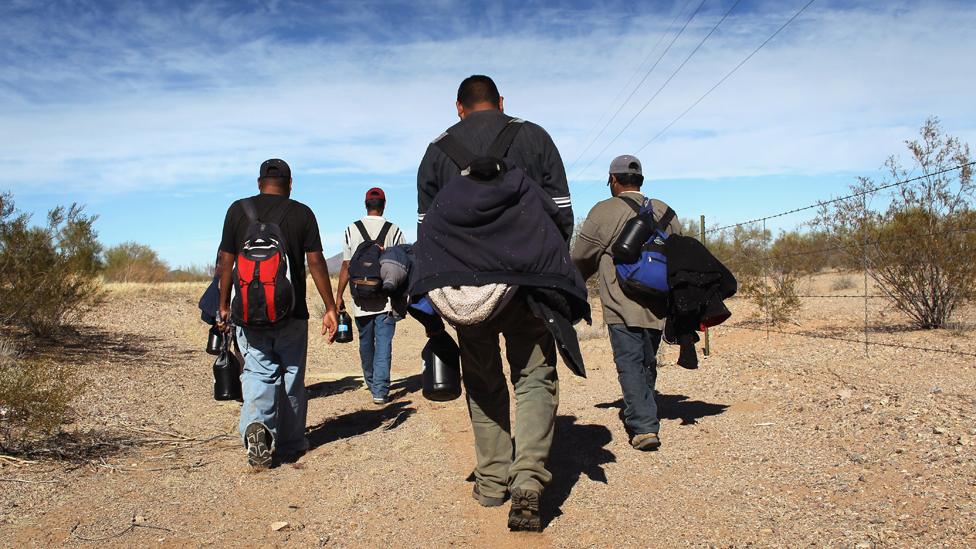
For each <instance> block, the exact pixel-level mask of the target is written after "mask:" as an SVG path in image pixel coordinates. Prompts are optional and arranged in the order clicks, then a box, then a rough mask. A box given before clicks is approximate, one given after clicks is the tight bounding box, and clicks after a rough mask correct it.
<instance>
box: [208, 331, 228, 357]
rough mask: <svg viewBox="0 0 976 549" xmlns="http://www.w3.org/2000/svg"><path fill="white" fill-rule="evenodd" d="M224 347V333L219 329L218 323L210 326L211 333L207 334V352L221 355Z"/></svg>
mask: <svg viewBox="0 0 976 549" xmlns="http://www.w3.org/2000/svg"><path fill="white" fill-rule="evenodd" d="M223 348H224V333H223V332H221V331H220V330H218V329H217V325H216V324H215V325H213V326H211V327H210V334H209V335H208V336H207V354H210V355H219V354H220V351H221V349H223Z"/></svg>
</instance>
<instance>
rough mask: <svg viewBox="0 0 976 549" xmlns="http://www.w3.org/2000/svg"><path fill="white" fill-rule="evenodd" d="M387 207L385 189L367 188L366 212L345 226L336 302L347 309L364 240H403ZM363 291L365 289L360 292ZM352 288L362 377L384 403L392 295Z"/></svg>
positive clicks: (390, 353) (393, 242) (384, 242)
mask: <svg viewBox="0 0 976 549" xmlns="http://www.w3.org/2000/svg"><path fill="white" fill-rule="evenodd" d="M385 209H386V193H384V192H383V189H380V188H379V187H373V188H372V189H370V190H368V191H366V216H365V217H363V218H362V219H360V220H359V221H356V222H355V223H353V224H352V225H349V226H348V227H346V234H345V241H344V244H343V247H342V269H341V270H340V271H339V287H338V288H337V289H336V303H337V305H338V307H339V310H340V311H342V310H344V309H345V305H346V304H345V300H344V299H343V295H342V294H343V293H344V292H345V290H346V286H347V285H348V284H349V267H350V262H352V261H355V260H357V259H358V256H359V254H357V251H359V250H360V248H361V247H363V244H366V243H369V242H374V243H375V244H376V245H378V246H380V247H381V248H383V249H385V248H389V247H390V246H397V245H399V244H403V233H402V232H401V231H400V228H399V227H397V226H396V225H394V224H393V223H390V222H389V221H387V220H386V219H384V218H383V211H384V210H385ZM361 293H364V292H361ZM356 294H357V292H353V296H352V298H353V299H352V303H350V307H349V309H350V312H352V316H353V317H354V318H355V319H356V327H357V328H358V329H359V358H360V360H361V361H362V366H363V379H364V380H365V381H366V386H367V388H369V391H370V393H372V394H373V403H374V404H376V405H378V406H382V405H384V404H386V403H387V400H388V398H389V393H390V361H391V359H392V357H393V334H394V333H395V331H396V319H395V318H394V317H393V315H392V310H391V307H390V299H389V298H388V297H385V296H376V297H365V296H363V295H356Z"/></svg>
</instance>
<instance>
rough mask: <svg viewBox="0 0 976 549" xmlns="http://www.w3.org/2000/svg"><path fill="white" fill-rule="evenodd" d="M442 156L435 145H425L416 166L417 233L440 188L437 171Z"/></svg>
mask: <svg viewBox="0 0 976 549" xmlns="http://www.w3.org/2000/svg"><path fill="white" fill-rule="evenodd" d="M439 156H442V153H440V151H439V149H438V148H437V146H436V145H434V144H430V145H427V152H425V153H424V157H423V159H421V161H420V167H419V168H417V234H418V236H419V234H420V225H421V224H423V222H424V216H425V215H426V214H427V210H428V209H430V205H431V204H432V203H433V202H434V197H435V196H437V191H438V189H440V184H439V180H440V176H439V173H438V171H439V170H438V157H439Z"/></svg>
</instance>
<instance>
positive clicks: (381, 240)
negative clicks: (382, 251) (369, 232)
mask: <svg viewBox="0 0 976 549" xmlns="http://www.w3.org/2000/svg"><path fill="white" fill-rule="evenodd" d="M391 227H393V223H390V222H389V221H387V222H386V223H384V224H383V228H382V229H380V234H378V235H376V243H377V244H379V245H380V246H386V235H387V234H388V233H389V232H390V228H391Z"/></svg>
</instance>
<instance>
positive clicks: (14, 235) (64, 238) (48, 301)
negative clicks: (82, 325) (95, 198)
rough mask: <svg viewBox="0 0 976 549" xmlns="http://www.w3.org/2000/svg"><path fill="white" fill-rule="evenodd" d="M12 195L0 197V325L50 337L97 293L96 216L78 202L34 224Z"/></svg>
mask: <svg viewBox="0 0 976 549" xmlns="http://www.w3.org/2000/svg"><path fill="white" fill-rule="evenodd" d="M30 221H31V218H30V215H28V214H24V213H18V212H17V210H16V208H15V207H14V201H13V197H12V196H11V195H10V193H2V194H0V325H2V324H8V325H10V324H12V325H18V326H23V327H25V328H27V329H28V330H30V331H31V332H32V333H34V334H35V335H50V334H52V333H53V332H55V331H57V330H58V329H59V328H61V327H62V326H64V325H65V324H69V323H71V322H73V321H75V320H77V318H78V316H79V315H80V314H82V313H83V312H84V311H85V310H87V308H88V307H90V306H91V305H93V304H94V303H95V302H96V300H97V298H98V297H99V295H100V284H99V278H98V275H99V272H100V271H101V262H100V260H99V253H100V252H101V246H100V245H99V243H98V240H97V238H96V233H95V231H94V229H93V227H92V225H93V224H94V222H95V217H90V216H86V215H84V212H83V210H82V208H81V207H80V206H78V205H77V204H72V205H71V206H70V207H68V208H64V207H57V208H54V209H53V210H51V211H50V212H48V215H47V223H46V224H45V225H42V226H32V225H31V224H30Z"/></svg>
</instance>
